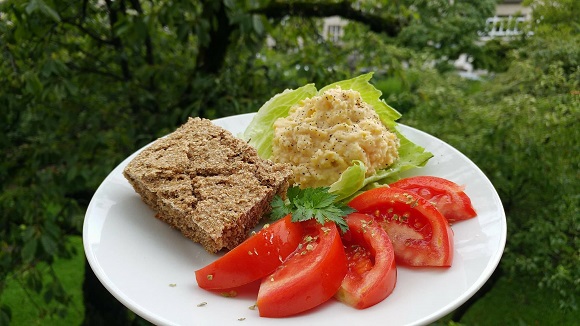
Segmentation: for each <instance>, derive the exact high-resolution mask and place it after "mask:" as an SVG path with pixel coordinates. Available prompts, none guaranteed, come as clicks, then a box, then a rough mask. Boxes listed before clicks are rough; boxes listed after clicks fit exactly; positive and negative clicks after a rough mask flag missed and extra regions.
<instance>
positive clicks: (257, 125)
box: [243, 72, 433, 201]
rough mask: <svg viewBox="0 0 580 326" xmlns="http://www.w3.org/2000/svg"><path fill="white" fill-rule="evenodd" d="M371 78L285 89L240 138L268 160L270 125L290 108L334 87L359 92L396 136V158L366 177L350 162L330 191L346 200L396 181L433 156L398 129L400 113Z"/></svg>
mask: <svg viewBox="0 0 580 326" xmlns="http://www.w3.org/2000/svg"><path fill="white" fill-rule="evenodd" d="M372 76H373V73H372V72H371V73H367V74H364V75H360V76H358V77H355V78H352V79H347V80H342V81H338V82H336V83H333V84H330V85H328V86H325V87H323V88H321V89H320V90H319V91H318V90H317V89H316V87H315V86H314V85H313V84H308V85H305V86H302V87H300V88H297V89H295V90H286V91H284V92H283V93H280V94H277V95H275V96H274V97H273V98H272V99H270V100H269V101H268V102H266V103H265V104H264V105H263V106H262V107H261V108H260V109H259V110H258V112H257V113H256V115H255V116H254V118H253V119H252V121H251V122H250V124H249V125H248V127H247V128H246V130H245V132H244V135H243V137H244V139H246V140H247V141H248V142H249V144H250V145H252V146H254V147H255V148H256V149H257V151H258V155H259V156H260V157H262V158H270V156H271V155H272V140H273V138H274V128H273V124H274V122H275V121H276V120H277V119H278V118H282V117H286V116H288V111H289V110H290V108H291V107H292V106H294V105H297V104H299V103H300V102H301V101H302V100H305V99H306V98H310V97H313V96H315V95H317V94H322V93H324V92H325V91H326V90H328V89H331V88H334V87H336V86H340V87H341V88H342V89H352V90H355V91H358V92H359V93H360V94H361V97H362V99H363V100H364V101H365V102H367V103H368V104H369V105H371V106H372V107H373V108H374V109H375V111H376V112H377V114H378V115H379V117H380V119H381V121H382V123H383V124H384V125H385V126H386V127H387V128H389V130H391V131H393V132H395V133H396V134H397V137H398V138H399V140H400V147H399V159H398V160H397V161H396V162H395V163H393V164H392V165H391V166H389V167H388V168H387V169H383V170H379V171H377V173H375V174H373V175H371V176H369V177H365V173H366V171H367V168H366V166H365V165H364V164H363V162H361V161H353V162H352V165H351V166H350V167H349V168H347V169H346V170H345V171H344V172H343V173H342V175H341V176H340V178H339V179H338V180H337V181H336V182H335V183H333V184H332V185H331V186H330V189H329V191H330V192H331V193H333V194H335V195H337V199H336V200H337V201H345V200H347V199H349V198H352V197H353V196H354V195H356V194H358V193H359V192H360V191H362V190H365V189H369V188H372V187H376V186H379V185H382V184H388V183H390V182H393V181H396V180H397V179H399V177H398V175H399V174H400V173H401V172H403V171H406V170H409V169H412V168H416V167H421V166H424V165H425V164H426V163H427V161H428V160H429V159H430V158H431V157H433V154H431V153H430V152H427V151H425V149H424V148H423V147H421V146H419V145H417V144H415V143H413V142H411V141H410V140H409V139H407V138H406V137H405V136H404V135H402V134H401V133H400V132H399V131H398V130H397V122H396V120H397V119H399V118H400V117H401V114H400V113H399V112H398V111H397V110H395V109H394V108H392V107H391V106H389V105H388V104H387V103H385V101H384V100H383V99H381V95H382V92H381V91H380V90H378V89H376V88H375V87H374V86H373V85H372V84H370V83H369V80H370V79H371V78H372Z"/></svg>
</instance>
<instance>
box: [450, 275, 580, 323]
mask: <svg viewBox="0 0 580 326" xmlns="http://www.w3.org/2000/svg"><path fill="white" fill-rule="evenodd" d="M579 320H580V311H578V310H577V311H570V310H562V309H560V308H559V303H558V294H557V293H555V292H554V291H552V290H545V289H539V288H538V287H537V285H536V284H535V283H533V282H530V281H528V280H526V279H525V277H523V278H517V279H509V278H507V277H503V278H500V279H499V280H498V282H497V284H496V285H495V287H494V288H493V289H492V290H491V291H490V292H489V293H487V295H486V296H484V297H483V298H482V299H480V300H479V301H478V302H477V303H476V304H475V305H473V307H471V309H469V311H468V312H467V313H466V314H465V316H464V317H463V319H462V320H461V323H462V324H465V325H578V321H579Z"/></svg>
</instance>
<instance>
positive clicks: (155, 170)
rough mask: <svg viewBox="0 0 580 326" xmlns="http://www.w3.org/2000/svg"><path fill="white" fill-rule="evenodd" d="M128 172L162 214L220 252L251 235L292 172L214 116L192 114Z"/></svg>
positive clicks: (211, 248)
mask: <svg viewBox="0 0 580 326" xmlns="http://www.w3.org/2000/svg"><path fill="white" fill-rule="evenodd" d="M123 174H124V175H125V177H126V178H127V180H128V181H129V183H130V184H131V185H132V186H133V188H134V189H135V191H136V192H137V193H138V194H139V195H140V196H141V198H142V199H143V201H144V202H145V203H146V204H147V205H149V206H150V207H151V208H152V209H153V210H155V211H156V212H157V214H156V217H157V218H159V219H160V220H162V221H164V222H166V223H168V224H169V225H171V226H172V227H174V228H176V229H178V230H179V231H181V233H182V234H183V235H184V236H186V237H187V238H189V239H191V240H193V241H194V242H198V243H200V244H201V245H202V246H203V247H204V248H205V249H206V250H207V251H209V252H212V253H215V252H217V251H219V250H221V249H223V248H227V249H232V248H234V247H235V246H237V245H238V244H240V243H241V242H242V241H243V240H244V239H246V237H247V235H248V232H249V231H250V229H251V228H253V227H255V226H256V225H257V224H258V222H259V220H260V218H261V217H262V216H263V215H264V214H266V213H268V212H269V211H270V209H271V206H270V202H271V200H272V198H273V197H274V195H276V194H284V193H285V192H286V189H287V188H288V180H289V178H290V176H291V174H292V172H291V170H290V168H289V167H288V166H286V165H281V164H275V163H272V162H270V161H269V160H263V159H261V158H260V157H258V154H257V153H256V150H255V149H254V148H253V147H251V146H250V145H248V144H247V143H246V142H244V141H243V140H241V139H238V138H236V137H234V136H233V135H232V134H231V133H230V132H229V131H227V130H225V129H223V128H221V127H219V126H216V125H214V124H213V123H212V122H211V121H210V120H206V119H200V118H189V120H188V121H187V123H185V124H184V125H182V126H181V127H179V128H178V129H177V130H176V131H174V132H173V133H171V134H169V135H168V136H166V137H164V138H160V139H158V140H157V141H155V142H154V143H153V144H152V145H151V146H149V147H147V148H146V149H145V150H143V151H142V152H141V153H139V154H138V155H137V156H136V157H135V158H134V159H133V160H132V161H131V162H130V163H129V164H128V165H127V166H126V168H125V169H124V171H123Z"/></svg>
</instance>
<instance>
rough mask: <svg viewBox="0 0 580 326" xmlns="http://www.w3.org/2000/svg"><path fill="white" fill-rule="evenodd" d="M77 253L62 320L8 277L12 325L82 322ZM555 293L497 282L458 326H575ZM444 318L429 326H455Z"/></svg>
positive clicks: (65, 272)
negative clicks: (68, 306) (46, 311)
mask: <svg viewBox="0 0 580 326" xmlns="http://www.w3.org/2000/svg"><path fill="white" fill-rule="evenodd" d="M71 241H72V243H73V244H74V245H75V246H77V247H78V254H77V255H76V256H75V257H74V258H73V259H70V260H58V261H56V263H55V265H54V269H55V271H56V273H58V275H59V276H60V277H61V279H62V281H63V283H64V286H65V288H66V289H68V290H69V291H70V294H71V295H72V296H73V304H72V306H71V309H69V313H68V315H67V316H66V317H65V318H59V317H50V318H49V317H45V318H42V317H41V313H42V309H41V305H42V303H43V299H42V297H41V296H40V295H31V296H28V295H27V294H26V293H25V292H24V290H23V289H22V287H21V286H20V284H19V283H18V282H17V280H16V279H14V278H11V279H9V280H8V282H7V287H6V289H5V292H4V296H3V298H2V303H4V304H8V305H9V306H10V307H11V309H12V321H13V322H12V324H13V325H56V326H59V325H63V326H64V325H66V326H69V325H80V324H81V322H82V320H83V315H84V308H83V305H82V282H83V276H84V253H83V249H82V240H81V238H80V237H74V238H72V239H71ZM557 298H558V296H557V294H556V293H554V292H551V291H546V290H541V289H538V288H537V286H536V285H535V284H534V283H531V282H529V281H527V280H526V279H525V278H517V279H508V278H507V277H503V278H501V279H499V280H498V282H497V283H496V285H495V287H494V288H493V289H492V290H491V291H490V292H488V293H487V294H486V295H485V296H484V297H483V298H482V299H480V300H479V301H478V302H477V303H476V304H474V305H473V306H472V307H471V309H470V310H469V311H468V312H467V313H466V314H465V316H464V317H463V319H462V320H461V323H460V324H459V325H470V326H471V325H474V326H479V325H481V326H484V325H542V326H545V325H576V324H577V322H578V320H580V311H564V310H561V309H559V306H558V302H557ZM449 319H450V317H449V316H448V317H445V318H443V319H441V320H440V321H438V322H437V323H434V324H433V325H441V326H443V325H457V324H453V323H452V322H450V320H449Z"/></svg>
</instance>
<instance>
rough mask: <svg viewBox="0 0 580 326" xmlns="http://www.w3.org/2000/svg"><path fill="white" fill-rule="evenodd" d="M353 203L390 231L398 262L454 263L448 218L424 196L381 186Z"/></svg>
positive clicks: (407, 264)
mask: <svg viewBox="0 0 580 326" xmlns="http://www.w3.org/2000/svg"><path fill="white" fill-rule="evenodd" d="M349 206H351V207H352V208H354V209H356V210H357V211H358V212H359V213H365V214H369V215H370V216H372V217H373V218H374V219H375V220H376V221H377V222H379V223H380V224H381V226H382V227H383V229H384V230H385V231H387V234H388V235H389V238H390V239H391V242H392V244H393V247H394V249H395V259H396V262H397V265H406V266H412V267H427V266H431V267H449V266H451V263H452V261H453V250H454V249H453V248H454V247H453V231H452V230H451V227H450V226H449V223H448V222H447V219H445V217H444V216H443V215H442V214H441V213H440V212H439V211H438V210H437V208H435V206H433V205H432V204H431V203H429V202H428V201H427V200H426V199H424V198H423V197H420V196H419V195H416V194H414V193H412V192H408V191H406V190H403V189H399V188H393V187H380V188H375V189H371V190H367V191H365V192H364V193H362V194H360V195H358V196H357V197H355V198H353V199H352V200H351V201H350V202H349ZM395 216H397V217H398V220H395V218H394V217H395ZM405 216H406V217H405ZM401 217H405V220H404V221H401ZM417 225H418V226H417ZM410 235H414V236H415V237H416V238H411V237H409V236H410Z"/></svg>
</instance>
